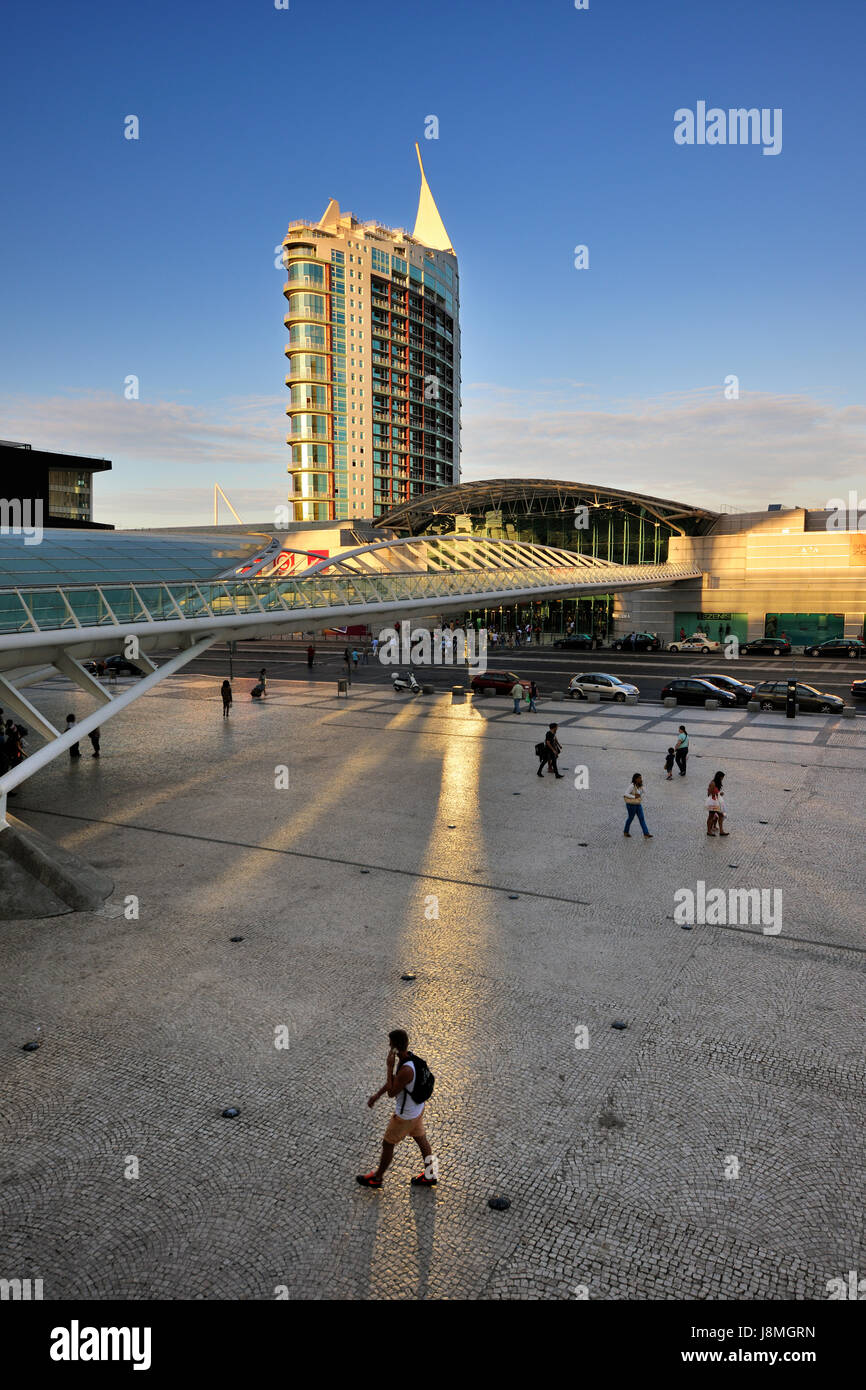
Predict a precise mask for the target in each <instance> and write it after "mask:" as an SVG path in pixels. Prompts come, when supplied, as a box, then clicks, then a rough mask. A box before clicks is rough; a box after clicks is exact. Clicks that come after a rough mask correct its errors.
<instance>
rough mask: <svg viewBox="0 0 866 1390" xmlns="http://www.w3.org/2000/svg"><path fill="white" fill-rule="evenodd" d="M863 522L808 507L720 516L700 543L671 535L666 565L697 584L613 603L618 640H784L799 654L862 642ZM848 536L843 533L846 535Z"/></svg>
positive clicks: (865, 604) (865, 610)
mask: <svg viewBox="0 0 866 1390" xmlns="http://www.w3.org/2000/svg"><path fill="white" fill-rule="evenodd" d="M857 525H858V517H857V516H856V515H855V514H851V515H847V516H846V515H845V514H844V513H843V514H841V515H840V514H839V513H835V512H830V511H813V510H808V509H806V508H803V507H793V508H787V509H784V510H781V511H772V512H745V513H740V514H737V515H729V514H723V515H721V516H719V517H718V518H717V519H716V521H715V522H713V524H712V526H711V528H710V529H709V531H707V532H706V533H704V534H702V535H684V536H677V535H672V536H671V537H670V539H669V541H668V559H669V560H670V561H672V562H678V563H688V562H694V563H695V564H697V565H698V566H699V568H700V569H701V570H702V571H703V579H702V580H701V581H700V582H685V583H681V584H677V585H675V586H673V588H671V589H667V590H652V589H648V590H643V591H642V592H640V593H635V594H630V595H625V596H623V595H619V596H617V598H616V599H615V601H614V610H613V617H614V630H615V632H616V633H617V634H619V633H622V632H630V631H631V630H632V629H636V630H643V629H648V630H651V631H653V632H659V633H660V634H661V635H662V636H664V637H666V638H668V639H670V637H671V636H672V635H674V634H676V633H677V632H679V629H680V627H684V628H685V629H686V631H687V632H692V631H694V629H695V628H696V627H702V628H703V629H704V630H705V631H708V632H709V634H710V636H718V628H719V627H722V628H723V629H724V628H726V627H730V630H731V631H732V632H735V633H736V634H737V636H738V637H740V638H741V640H742V639H745V640H749V641H751V640H753V639H754V638H756V637H763V636H765V635H766V636H772V637H775V636H779V635H780V634H781V633H782V632H784V633H786V635H787V637H788V638H789V640H790V641H791V642H792V643H793V644H794V645H795V646H796V645H801V644H802V645H806V644H810V643H817V642H820V641H823V640H824V639H825V638H830V637H836V636H845V637H857V636H861V635H862V633H863V625H864V615H866V535H864V534H863V533H862V532H861V531H859V530H857V529H856V528H857ZM849 527H850V528H851V529H847V528H849Z"/></svg>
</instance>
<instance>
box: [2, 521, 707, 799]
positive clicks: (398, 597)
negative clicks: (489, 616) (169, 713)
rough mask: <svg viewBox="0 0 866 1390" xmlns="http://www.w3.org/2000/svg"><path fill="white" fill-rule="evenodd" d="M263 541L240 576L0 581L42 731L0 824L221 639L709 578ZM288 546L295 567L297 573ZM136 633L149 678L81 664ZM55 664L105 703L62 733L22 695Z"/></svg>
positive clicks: (6, 783)
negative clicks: (60, 767) (133, 679)
mask: <svg viewBox="0 0 866 1390" xmlns="http://www.w3.org/2000/svg"><path fill="white" fill-rule="evenodd" d="M265 539H267V538H265ZM256 543H257V544H258V546H259V551H260V553H259V554H257V555H256V556H255V557H254V560H253V561H252V562H251V563H250V564H249V566H248V567H249V569H250V571H251V577H250V578H245V579H240V578H238V577H237V573H236V570H237V566H236V564H235V566H234V568H233V569H232V570H231V571H230V574H231V577H224V576H223V577H221V576H220V575H219V574H217V575H214V576H213V577H212V578H209V579H204V578H198V579H184V580H181V581H177V580H174V579H172V580H170V581H169V580H165V581H160V580H158V579H157V578H156V577H155V575H154V574H153V571H152V569H147V570H145V571H143V573H142V577H140V578H136V579H130V580H128V581H127V582H125V583H119V582H116V581H115V580H114V578H113V577H112V580H111V582H99V581H97V580H94V581H93V582H91V583H81V582H72V583H68V582H50V579H49V575H48V573H45V572H40V573H39V579H40V580H42V582H41V583H34V582H33V581H32V580H31V582H29V583H19V584H14V583H13V584H6V585H5V586H4V585H3V583H2V580H0V706H2V707H3V708H5V709H7V710H11V712H12V713H13V715H17V716H18V717H20V718H22V719H23V720H24V721H25V723H26V724H27V726H28V728H30V729H31V730H33V731H34V732H35V733H37V734H39V735H40V736H41V737H42V738H43V739H45V740H46V746H45V747H43V748H41V749H39V750H38V752H37V753H35V754H34V755H32V756H30V757H28V758H27V759H25V761H24V763H22V764H18V766H17V767H15V768H13V769H12V770H11V771H9V772H7V773H5V774H3V776H0V825H2V824H3V823H4V805H5V798H6V793H7V791H8V790H10V789H11V788H12V787H14V786H16V785H17V784H18V783H19V782H21V781H23V780H25V778H26V777H28V776H30V775H32V773H33V772H35V771H37V770H38V768H39V767H40V766H42V765H44V763H45V762H47V761H50V760H51V759H52V758H54V757H57V756H59V755H60V754H61V753H62V752H64V751H65V750H66V748H68V747H69V746H71V744H72V743H74V742H77V740H78V739H80V738H81V737H83V736H84V735H86V734H87V733H89V732H90V731H91V730H93V729H96V728H98V727H99V725H100V724H102V723H104V722H105V720H106V719H108V718H110V717H111V716H112V715H113V714H114V713H116V712H118V711H119V710H120V709H121V708H123V706H124V705H126V704H128V703H130V702H131V701H132V700H135V699H139V698H141V696H142V695H144V694H146V693H147V692H148V691H149V690H150V689H152V687H153V686H154V685H156V684H157V683H158V682H159V681H161V680H164V679H165V678H166V677H167V676H169V675H172V674H173V673H174V672H175V671H177V670H179V669H180V668H181V667H182V666H184V665H186V664H187V663H188V662H189V661H191V660H193V659H194V658H195V657H196V656H198V655H199V654H200V653H201V652H204V651H206V650H207V648H208V647H210V646H212V645H213V644H214V643H215V642H225V641H236V640H239V639H243V638H250V637H263V636H268V635H271V634H273V633H276V632H280V631H285V632H292V631H309V630H310V629H313V630H315V629H320V628H323V627H334V626H341V625H344V624H348V623H357V622H358V621H359V620H360V621H362V622H365V623H368V624H371V625H381V626H384V625H386V624H390V623H393V622H394V621H395V620H397V619H409V620H410V621H411V620H412V619H421V620H423V619H425V618H429V617H436V618H438V617H439V616H440V615H445V614H448V613H461V612H463V611H465V610H466V609H467V608H478V607H485V606H489V607H492V606H494V605H498V604H503V603H512V602H518V601H520V600H523V599H536V598H542V597H550V596H559V597H563V596H565V595H574V594H602V593H613V592H617V591H623V590H629V589H638V588H657V587H659V586H660V585H666V584H672V583H676V582H677V581H679V580H688V579H696V578H699V577H700V571H699V570H696V569H694V568H692V567H691V566H688V565H676V564H659V565H655V564H648V565H618V564H615V563H614V562H612V561H610V560H605V559H601V558H598V557H592V556H587V555H579V554H575V553H574V552H573V551H570V550H566V549H559V548H556V547H552V546H545V545H532V544H523V543H521V542H515V541H510V540H502V539H494V538H489V537H481V536H470V535H449V536H426V537H406V538H403V539H397V540H393V539H392V540H383V541H377V542H373V543H371V544H365V545H361V546H358V547H356V548H355V549H351V550H345V551H342V552H340V553H339V554H337V555H335V556H330V557H328V558H327V559H319V558H318V557H316V556H315V555H314V554H312V553H310V552H306V551H304V552H300V551H298V552H291V551H290V550H288V549H287V548H286V547H280V546H279V543H278V542H277V541H276V540H274V539H273V538H271V540H270V541H269V542H268V543H267V544H265V545H264V546H262V537H257V538H256ZM0 548H2V538H0ZM290 554H294V555H295V556H296V559H297V563H296V564H295V566H294V572H293V573H292V574H291V575H290V576H288V575H286V574H285V573H284V571H285V568H286V564H287V561H286V557H287V556H288V555H290ZM233 558H235V559H236V556H235V557H233ZM311 561H312V563H311ZM31 572H32V570H31ZM0 574H2V567H0ZM7 575H8V568H7ZM3 577H4V578H5V577H6V576H5V575H4V576H3ZM58 577H60V576H58ZM130 638H134V639H135V643H134V646H135V657H134V660H135V661H136V663H137V664H138V665H139V666H140V667H141V668H142V669H143V670H144V671H145V677H144V679H142V680H141V681H139V682H137V683H136V684H135V685H134V686H131V687H129V688H128V689H124V690H123V691H122V692H120V693H119V694H117V695H112V694H111V693H110V692H109V691H107V690H106V689H105V688H104V686H103V685H102V684H101V683H100V682H99V681H98V680H96V679H95V677H94V676H93V675H91V674H90V672H88V671H87V669H86V667H85V666H84V664H83V663H84V661H85V660H86V659H88V658H93V657H100V656H109V655H114V654H117V653H119V652H121V651H122V650H124V648H125V647H126V646H127V645H128V641H129V639H130ZM156 652H160V653H161V654H166V653H174V655H169V656H168V659H167V660H161V661H160V664H159V665H156V664H155V663H154V662H153V661H152V660H151V659H150V657H149V656H148V655H147V654H148V653H156ZM57 673H60V674H62V675H65V676H67V677H68V678H69V679H71V680H72V681H74V682H75V684H76V685H78V686H79V687H80V688H81V689H82V690H84V691H86V692H87V693H88V694H90V695H92V696H93V697H94V698H95V699H96V701H97V703H98V706H99V708H97V710H96V711H95V712H94V713H93V714H90V715H88V716H87V717H86V718H85V719H83V720H80V721H79V722H78V723H76V724H75V725H74V726H73V728H72V729H71V730H69V731H68V732H66V733H61V732H60V731H59V730H57V729H55V728H54V727H53V726H52V725H51V723H50V722H49V721H48V720H47V719H46V718H45V717H44V716H43V715H42V714H41V713H40V712H39V710H38V709H37V708H36V707H35V706H34V705H33V704H31V703H30V701H29V700H28V699H27V697H26V695H25V693H24V690H25V688H26V686H27V685H28V684H32V683H34V682H35V681H38V680H41V679H44V678H45V677H47V676H50V675H52V674H57Z"/></svg>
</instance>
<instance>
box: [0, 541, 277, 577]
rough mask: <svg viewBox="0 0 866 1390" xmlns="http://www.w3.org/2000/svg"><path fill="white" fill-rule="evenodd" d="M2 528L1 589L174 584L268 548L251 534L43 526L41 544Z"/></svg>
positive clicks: (211, 573) (214, 572) (220, 569)
mask: <svg viewBox="0 0 866 1390" xmlns="http://www.w3.org/2000/svg"><path fill="white" fill-rule="evenodd" d="M27 539H28V538H27V537H26V536H24V535H16V534H12V533H9V534H2V533H0V589H8V588H13V587H19V586H26V587H27V588H33V587H34V586H38V585H42V584H52V585H57V584H118V583H124V582H125V583H133V584H136V583H139V584H146V583H148V582H151V583H160V582H161V583H172V582H173V581H174V582H177V581H184V580H186V581H190V580H192V581H195V580H202V579H214V578H215V577H216V576H217V575H218V574H221V573H222V572H223V571H224V570H226V569H228V568H229V567H231V566H233V565H235V564H237V562H238V561H239V560H245V559H247V558H248V557H249V556H251V555H254V554H256V553H257V552H258V551H259V550H262V549H264V548H265V547H266V546H267V544H268V539H269V538H267V537H264V536H253V535H231V536H229V535H221V536H219V535H210V536H209V535H199V536H193V535H181V534H178V535H168V536H167V535H161V536H160V535H151V534H149V533H147V532H141V531H139V532H128V531H127V532H124V531H83V530H81V531H79V530H74V529H64V528H60V527H55V528H52V529H51V530H45V531H44V532H43V534H42V539H41V540H40V541H39V542H38V544H34V543H32V542H31V544H29V545H28V544H27Z"/></svg>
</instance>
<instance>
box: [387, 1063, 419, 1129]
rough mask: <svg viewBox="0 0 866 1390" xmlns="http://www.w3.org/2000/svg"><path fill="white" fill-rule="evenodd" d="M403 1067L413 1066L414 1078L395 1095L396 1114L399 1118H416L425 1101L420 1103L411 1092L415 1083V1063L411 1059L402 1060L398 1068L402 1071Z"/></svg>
mask: <svg viewBox="0 0 866 1390" xmlns="http://www.w3.org/2000/svg"><path fill="white" fill-rule="evenodd" d="M403 1067H411V1068H412V1080H411V1081H410V1082H409V1085H408V1086H404V1087H403V1090H402V1091H398V1092H397V1094H396V1096H395V1097H394V1114H395V1115H396V1116H397V1118H398V1119H399V1120H416V1119H417V1118H418V1116H419V1115H420V1114H421V1112H422V1110H423V1109H424V1102H423V1101H422V1102H421V1104H420V1105H419V1104H418V1103H417V1102H416V1101H414V1100H413V1099H412V1097H411V1096H410V1094H409V1092H410V1090H411V1089H412V1087H413V1086H414V1085H415V1063H414V1062H409V1061H406V1062H401V1063H400V1066H399V1067H398V1068H397V1070H398V1071H400V1070H402V1068H403Z"/></svg>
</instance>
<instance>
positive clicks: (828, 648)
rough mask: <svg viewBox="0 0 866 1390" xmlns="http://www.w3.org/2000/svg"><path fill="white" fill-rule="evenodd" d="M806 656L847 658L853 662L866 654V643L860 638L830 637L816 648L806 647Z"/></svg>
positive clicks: (804, 649) (804, 650)
mask: <svg viewBox="0 0 866 1390" xmlns="http://www.w3.org/2000/svg"><path fill="white" fill-rule="evenodd" d="M803 652H804V654H805V655H806V656H847V657H850V659H851V660H852V661H853V660H855V658H857V657H860V656H863V654H864V652H866V643H863V642H861V641H860V638H859V637H828V638H827V640H826V642H819V643H818V645H817V646H816V647H804V648H803Z"/></svg>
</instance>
